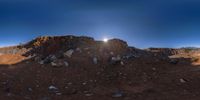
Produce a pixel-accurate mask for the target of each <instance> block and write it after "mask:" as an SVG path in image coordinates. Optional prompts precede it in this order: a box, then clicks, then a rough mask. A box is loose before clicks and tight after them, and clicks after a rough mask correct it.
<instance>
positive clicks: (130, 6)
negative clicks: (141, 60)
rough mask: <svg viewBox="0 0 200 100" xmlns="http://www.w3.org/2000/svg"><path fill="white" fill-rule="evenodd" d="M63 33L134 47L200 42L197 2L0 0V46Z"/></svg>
mask: <svg viewBox="0 0 200 100" xmlns="http://www.w3.org/2000/svg"><path fill="white" fill-rule="evenodd" d="M68 34H73V35H87V36H91V37H94V38H95V39H103V38H120V39H123V40H125V41H127V42H128V44H129V45H131V46H135V47H139V48H147V47H183V46H198V47H200V1H199V0H0V35H1V36H0V41H1V42H0V46H5V45H13V44H18V43H24V42H27V41H29V40H30V39H33V38H35V37H37V36H41V35H68Z"/></svg>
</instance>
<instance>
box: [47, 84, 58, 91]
mask: <svg viewBox="0 0 200 100" xmlns="http://www.w3.org/2000/svg"><path fill="white" fill-rule="evenodd" d="M49 90H50V91H57V90H58V88H57V87H55V86H53V85H51V86H49Z"/></svg>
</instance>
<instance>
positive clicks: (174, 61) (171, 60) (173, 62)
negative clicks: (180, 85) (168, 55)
mask: <svg viewBox="0 0 200 100" xmlns="http://www.w3.org/2000/svg"><path fill="white" fill-rule="evenodd" d="M169 63H171V64H174V65H176V64H177V63H178V60H176V59H170V61H169Z"/></svg>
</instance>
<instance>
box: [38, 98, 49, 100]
mask: <svg viewBox="0 0 200 100" xmlns="http://www.w3.org/2000/svg"><path fill="white" fill-rule="evenodd" d="M39 100H51V98H50V97H42V98H40V99H39Z"/></svg>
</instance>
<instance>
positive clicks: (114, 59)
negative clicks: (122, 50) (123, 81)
mask: <svg viewBox="0 0 200 100" xmlns="http://www.w3.org/2000/svg"><path fill="white" fill-rule="evenodd" d="M120 62H121V57H120V56H119V55H118V56H117V57H112V58H111V64H116V63H120Z"/></svg>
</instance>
